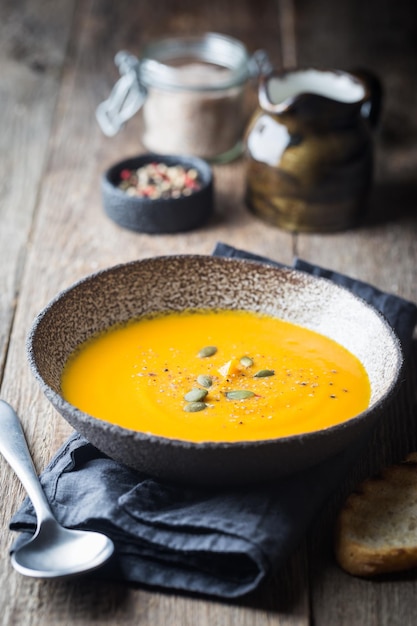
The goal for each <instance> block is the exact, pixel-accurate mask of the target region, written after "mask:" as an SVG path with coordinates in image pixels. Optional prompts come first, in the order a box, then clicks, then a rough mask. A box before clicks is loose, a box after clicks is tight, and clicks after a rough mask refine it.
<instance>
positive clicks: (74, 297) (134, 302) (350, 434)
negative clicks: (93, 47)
mask: <svg viewBox="0 0 417 626" xmlns="http://www.w3.org/2000/svg"><path fill="white" fill-rule="evenodd" d="M187 308H209V309H210V308H228V309H230V308H231V309H247V310H253V311H261V312H265V313H267V314H270V315H275V316H278V317H281V318H283V319H285V320H288V321H291V322H294V323H297V324H301V325H303V326H306V327H308V328H310V329H312V330H315V331H318V332H320V333H322V334H324V335H327V336H328V337H330V338H332V339H334V340H335V341H337V342H339V343H340V344H342V345H343V346H345V347H346V348H347V349H348V350H350V351H351V352H352V353H353V354H354V355H356V356H357V357H358V358H359V359H360V361H361V362H362V364H363V365H364V367H365V368H366V371H367V373H368V375H369V378H370V381H371V388H372V392H371V402H370V406H369V408H368V409H367V410H366V411H364V412H363V413H361V414H360V415H358V416H356V417H354V418H352V419H350V420H348V421H346V422H344V423H342V424H340V425H337V426H333V427H330V428H326V429H324V430H321V431H318V432H313V433H308V434H303V435H297V436H291V437H285V438H280V439H274V440H261V441H250V442H249V441H248V442H238V443H213V442H205V443H191V442H187V441H182V440H174V439H168V438H164V437H159V436H152V435H149V434H145V433H143V432H134V431H131V430H128V429H124V428H121V427H119V426H114V425H111V424H110V423H107V422H105V421H102V420H100V419H96V418H93V417H91V416H90V415H87V414H85V413H83V412H81V411H80V410H78V409H76V408H75V407H74V406H72V405H71V404H69V403H68V402H66V401H65V400H64V399H63V397H62V395H61V387H60V380H61V374H62V370H63V367H64V365H65V363H66V361H67V359H68V357H69V355H70V354H71V353H72V352H73V350H75V349H76V348H77V347H78V346H79V345H80V344H81V343H82V342H84V341H86V340H87V339H89V338H90V337H92V336H93V335H95V334H96V333H99V332H100V331H103V330H104V329H106V328H108V327H109V326H112V325H113V324H115V323H122V322H125V321H127V320H129V319H131V318H135V317H138V316H141V315H144V314H147V313H150V312H155V311H160V310H182V309H187ZM28 357H29V362H30V366H31V369H32V371H33V373H34V375H35V377H36V378H37V380H38V381H39V383H40V385H41V387H42V389H43V391H44V393H45V395H46V396H47V398H48V399H49V400H50V402H51V403H52V404H53V406H54V407H55V409H56V410H57V411H58V412H59V413H60V414H61V415H62V416H63V417H64V418H65V419H66V420H67V421H68V422H69V423H70V424H71V425H72V426H73V427H74V428H75V429H76V430H78V431H79V432H80V433H81V434H83V435H84V436H85V437H86V438H87V439H88V440H89V441H90V442H91V443H92V444H94V445H95V446H96V447H97V448H99V449H100V450H102V451H103V452H105V453H106V454H107V455H109V456H110V457H112V458H113V459H115V460H117V461H120V462H123V463H125V464H127V465H129V466H131V467H134V468H136V469H138V470H141V471H143V472H146V473H147V474H150V475H152V476H155V477H159V478H162V479H168V480H170V481H179V482H190V483H191V482H192V483H197V484H198V483H199V484H218V483H221V484H222V485H225V484H245V483H250V482H256V481H265V480H273V479H274V478H277V477H279V476H282V475H285V474H288V473H292V472H296V471H298V470H302V469H304V468H306V467H309V466H312V465H314V464H316V463H319V462H321V461H323V460H324V459H326V458H328V457H330V456H332V455H335V454H336V453H338V452H340V451H341V450H343V449H344V448H346V447H347V446H348V445H349V444H352V443H353V442H354V441H355V440H357V438H358V437H360V436H361V434H363V433H364V432H365V431H366V430H367V429H369V428H370V427H371V426H372V424H373V423H374V421H375V420H376V419H377V418H378V416H379V415H380V414H381V412H382V411H383V410H384V409H385V407H386V404H387V400H388V398H389V397H390V396H391V394H392V393H393V391H394V390H395V389H396V387H397V384H398V379H399V375H400V370H401V366H402V353H401V348H400V345H399V341H398V339H397V337H396V335H395V334H394V332H393V331H392V329H391V327H390V326H389V325H388V323H387V322H386V321H385V319H384V318H383V317H382V316H381V315H380V314H379V313H378V312H376V311H375V309H373V308H372V307H370V306H369V305H367V304H366V303H365V302H364V301H362V300H361V299H359V298H358V297H356V296H355V295H353V294H352V293H351V292H349V291H348V290H346V289H345V288H343V287H339V286H336V285H335V284H334V283H332V282H330V281H328V280H326V279H323V278H318V277H316V276H312V275H310V274H306V273H304V272H300V271H295V270H289V269H278V268H275V267H271V266H268V265H266V264H262V263H257V262H253V261H246V260H237V259H230V258H218V257H210V256H192V255H184V256H169V257H155V258H152V259H145V260H139V261H134V262H131V263H128V264H124V265H119V266H116V267H113V268H110V269H107V270H104V271H101V272H99V273H96V274H93V275H92V276H89V277H87V278H85V279H83V280H81V281H80V282H78V283H76V284H75V285H74V286H72V287H70V288H69V289H67V290H65V291H63V292H62V293H61V294H59V295H58V296H57V297H56V298H55V299H54V300H53V301H52V302H51V303H50V304H48V305H47V306H46V308H45V309H44V310H43V311H42V312H41V313H40V314H39V315H38V317H37V318H36V320H35V322H34V324H33V327H32V329H31V332H30V334H29V337H28Z"/></svg>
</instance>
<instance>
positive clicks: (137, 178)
mask: <svg viewBox="0 0 417 626" xmlns="http://www.w3.org/2000/svg"><path fill="white" fill-rule="evenodd" d="M120 179H121V180H120V183H119V185H118V187H119V189H121V190H122V191H125V192H126V193H127V194H128V195H129V196H138V197H139V198H151V199H156V198H164V199H167V198H179V197H180V196H190V195H191V194H192V193H193V192H194V191H198V190H199V189H201V182H200V180H199V177H198V171H197V170H196V169H195V168H194V167H189V168H187V167H184V166H183V165H181V164H178V165H167V164H166V163H161V162H158V161H152V162H151V163H146V164H145V165H142V166H141V167H139V168H138V169H133V170H131V169H128V168H126V169H123V170H122V171H121V172H120Z"/></svg>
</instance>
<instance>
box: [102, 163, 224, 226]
mask: <svg viewBox="0 0 417 626" xmlns="http://www.w3.org/2000/svg"><path fill="white" fill-rule="evenodd" d="M152 162H157V163H164V164H166V165H168V166H172V165H180V166H182V167H183V168H184V169H190V168H192V169H195V170H197V172H198V180H199V183H200V185H201V186H200V188H199V189H198V190H195V191H193V192H192V193H191V194H190V195H188V196H185V195H180V197H178V198H156V199H151V198H143V197H139V196H130V195H128V194H127V193H126V192H125V191H123V190H122V189H119V187H118V185H119V183H120V182H121V172H122V171H123V170H136V169H138V168H140V167H143V166H145V165H147V164H148V163H152ZM101 192H102V199H103V206H104V210H105V212H106V214H107V215H108V217H110V219H112V220H113V221H114V222H116V223H117V224H119V226H122V227H123V228H128V229H129V230H134V231H137V232H141V233H148V234H164V233H166V234H169V233H177V232H184V231H188V230H193V229H195V228H198V227H200V226H202V225H203V224H204V223H205V222H206V221H207V220H208V218H209V216H210V215H211V213H212V210H213V174H212V170H211V168H210V166H209V165H208V164H207V163H206V162H205V161H203V160H202V159H199V158H197V157H191V156H190V157H184V156H173V155H158V154H153V153H147V154H143V155H141V156H137V157H133V158H130V159H126V160H124V161H120V162H119V163H116V164H115V165H113V166H112V167H110V168H109V169H108V170H107V171H106V172H105V173H104V175H103V176H102V179H101Z"/></svg>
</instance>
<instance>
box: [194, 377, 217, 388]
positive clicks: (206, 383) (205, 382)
mask: <svg viewBox="0 0 417 626" xmlns="http://www.w3.org/2000/svg"><path fill="white" fill-rule="evenodd" d="M197 382H198V384H199V385H201V386H202V387H207V388H208V387H211V386H212V384H213V379H212V377H211V376H206V375H205V374H200V376H197Z"/></svg>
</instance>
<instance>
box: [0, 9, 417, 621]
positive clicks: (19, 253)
mask: <svg viewBox="0 0 417 626" xmlns="http://www.w3.org/2000/svg"><path fill="white" fill-rule="evenodd" d="M0 18H1V19H0V30H1V37H0V61H1V67H2V72H1V79H0V81H1V82H0V102H1V116H0V129H1V132H0V150H1V155H2V167H1V170H0V189H1V195H0V255H1V264H0V385H1V390H0V396H1V398H2V399H4V400H6V401H8V402H9V403H10V404H12V405H13V406H14V407H15V408H16V410H17V411H18V413H19V415H20V416H21V418H22V420H23V423H24V428H25V432H26V434H27V438H28V440H29V442H30V447H31V450H32V452H33V455H34V459H35V464H36V467H37V469H38V470H39V471H41V470H42V468H43V467H44V466H45V465H46V463H47V462H48V461H49V459H50V458H51V457H52V455H53V454H54V452H55V451H56V450H57V448H58V446H59V445H60V444H61V443H62V442H63V441H64V440H65V438H66V437H67V436H68V434H69V433H70V428H69V426H68V425H67V424H66V423H65V422H64V420H63V419H61V418H60V417H59V416H58V415H57V414H56V413H55V411H54V410H53V409H52V407H51V406H50V405H49V403H48V402H47V400H46V399H45V398H44V397H43V395H42V394H41V392H40V390H39V388H38V385H37V384H36V383H35V381H34V379H33V377H32V375H31V373H30V372H29V368H28V365H27V361H26V354H25V338H26V335H27V332H28V330H29V328H30V326H31V323H32V321H33V319H34V316H35V315H36V313H37V312H38V311H39V310H40V309H41V308H42V307H43V306H44V305H45V304H46V303H47V302H48V301H49V300H50V299H51V298H52V297H53V296H54V295H55V294H56V293H57V292H58V291H60V290H61V289H62V288H64V287H67V286H69V285H70V284H72V283H73V282H74V281H75V280H77V279H79V278H80V277H82V276H85V275H86V274H89V273H91V272H93V271H95V270H97V269H99V268H105V267H108V266H111V265H114V264H116V263H120V262H124V261H129V260H132V259H136V258H142V257H148V256H153V255H160V254H166V253H195V252H196V253H208V254H209V253H210V252H211V251H212V249H213V247H214V245H215V243H216V242H217V241H225V242H227V243H229V244H231V245H234V246H237V247H241V248H246V249H248V250H250V251H251V252H255V253H261V254H265V255H269V256H270V257H271V258H274V259H277V260H279V261H282V262H284V263H290V262H291V261H292V259H293V256H294V255H295V254H296V255H298V256H300V257H302V258H304V259H306V260H308V261H310V262H314V263H317V264H320V265H322V266H324V267H329V268H332V269H335V270H339V271H341V272H344V273H346V274H349V275H350V276H353V277H357V278H359V279H362V280H364V281H369V282H372V283H373V284H375V285H376V286H378V287H379V288H381V289H383V290H386V291H389V292H392V293H395V294H398V295H400V296H403V297H404V298H407V299H410V300H412V301H414V302H417V280H416V278H417V277H416V266H417V243H416V233H417V183H416V180H417V178H416V172H417V81H416V76H417V19H416V10H415V8H414V2H413V0H396V2H392V1H390V0H378V1H377V0H368V2H363V1H361V0H339V1H338V2H333V3H330V2H327V1H326V0H314V1H313V0H276V1H274V0H256V1H253V2H252V1H251V0H210V1H207V2H204V1H202V2H192V1H191V0H158V1H157V2H151V1H150V0H142V1H137V2H132V1H131V0H118V1H117V2H114V1H112V0H85V1H77V0H60V1H59V2H53V1H52V0H30V1H29V0H14V1H13V2H11V1H10V0H6V1H4V2H2V3H1V4H0ZM203 31H218V32H223V33H226V34H230V35H232V36H235V37H237V38H239V39H241V40H242V41H243V42H244V43H245V44H246V45H247V47H248V49H249V50H250V51H253V50H255V49H257V48H260V47H262V48H265V49H266V50H267V51H268V53H269V56H270V58H271V60H272V61H273V63H274V65H275V66H276V67H277V68H282V67H294V66H332V67H337V68H341V69H350V68H353V67H367V68H369V69H371V70H373V71H375V72H376V73H377V74H378V75H379V76H380V77H381V78H382V80H383V83H384V87H385V99H384V108H383V115H382V119H381V124H380V128H379V130H378V132H377V134H376V136H375V155H376V178H375V186H374V190H373V194H372V198H371V202H370V211H369V217H368V219H367V220H366V221H365V223H364V224H362V225H361V226H360V227H358V228H356V229H354V230H351V231H348V232H342V233H337V234H332V235H320V234H313V235H299V236H296V235H291V234H289V233H286V232H284V231H281V230H279V229H276V228H273V227H270V226H268V225H266V224H264V223H263V222H261V221H259V220H257V219H256V218H255V217H253V216H252V215H251V214H249V212H248V211H247V209H246V208H245V205H244V201H243V194H244V187H245V168H244V161H243V159H240V160H237V161H235V162H233V163H231V164H228V165H223V166H216V167H215V168H214V173H215V189H216V216H215V219H213V220H212V221H211V223H210V224H209V225H207V226H206V227H204V228H202V229H200V230H197V231H194V232H191V233H189V234H181V235H169V236H168V235H165V236H148V235H139V234H135V233H132V232H130V231H127V230H122V229H121V228H118V227H117V226H116V225H115V224H113V222H111V221H110V220H108V219H107V218H106V216H105V215H104V213H103V210H102V205H101V198H100V190H99V179H100V174H101V172H102V171H103V170H104V169H105V168H106V167H107V166H108V165H110V164H111V163H113V162H115V161H117V160H119V159H121V158H123V157H127V156H131V155H134V154H137V153H139V152H141V151H143V148H142V146H141V145H140V133H139V118H138V116H136V117H135V119H133V120H132V121H130V122H129V123H128V124H127V126H126V127H125V129H124V130H123V131H122V132H121V133H120V134H119V135H118V136H117V137H115V138H111V139H109V138H106V137H105V136H104V135H103V134H102V133H101V131H100V129H99V128H98V126H97V124H96V121H95V117H94V112H95V108H96V106H97V104H98V103H99V102H100V101H101V100H103V99H104V98H105V97H107V95H108V93H109V91H110V89H111V87H112V85H113V83H114V81H115V80H116V78H117V76H116V69H115V67H114V64H113V57H114V54H115V53H116V52H117V51H118V50H121V49H127V50H129V51H131V52H132V53H135V54H139V50H140V47H141V46H142V45H143V44H144V43H145V42H146V41H148V40H149V39H153V38H155V37H159V36H162V35H166V34H186V33H190V32H203ZM415 354H416V350H415V346H413V359H414V360H412V362H411V365H410V366H409V369H408V370H407V382H406V385H405V386H404V388H403V392H402V393H401V396H400V397H399V398H398V400H397V402H396V404H395V407H393V409H392V411H391V412H390V415H387V417H386V419H385V420H384V421H383V423H382V424H381V425H380V427H378V429H377V431H376V432H375V436H374V439H373V442H372V445H371V446H370V447H369V449H368V450H367V452H366V454H365V455H364V457H363V458H362V459H361V462H360V463H359V464H358V466H357V467H355V468H353V469H352V472H351V475H350V476H348V477H347V479H346V482H345V483H344V484H343V485H341V486H340V492H338V493H337V494H336V496H335V497H334V498H332V500H331V501H330V502H329V503H328V505H327V506H326V509H325V510H324V511H323V513H322V515H321V516H320V519H319V520H317V522H316V523H315V524H314V525H313V527H312V528H310V529H309V531H308V533H307V535H306V537H305V540H304V542H303V544H302V545H300V547H299V549H298V550H297V551H296V553H295V554H294V555H293V556H292V558H291V559H290V560H289V562H288V564H287V565H286V566H285V567H284V568H283V570H282V572H280V574H279V576H278V577H277V578H275V579H274V580H271V581H269V582H268V584H266V585H265V586H264V587H263V588H262V589H260V590H259V593H256V594H255V595H254V596H253V597H251V598H247V599H245V600H241V601H239V602H218V601H215V600H207V599H205V598H195V597H193V598H190V597H187V596H184V595H181V596H179V595H177V594H174V593H169V592H167V593H161V592H159V591H154V590H149V589H131V588H128V587H127V586H124V585H120V584H119V585H118V584H108V583H96V582H95V583H93V582H88V581H86V580H83V581H81V580H73V581H70V582H68V581H67V582H62V581H61V582H58V581H57V582H45V581H43V582H42V581H37V580H34V579H28V578H24V577H22V576H20V575H19V574H17V573H16V572H15V571H14V570H13V569H12V567H11V565H10V562H9V557H8V550H9V547H10V544H11V542H12V540H13V537H12V534H11V533H10V532H9V530H8V522H9V519H10V517H11V515H12V514H13V512H14V511H15V510H16V509H17V507H18V506H19V505H20V503H21V501H22V499H23V490H22V488H21V486H20V484H19V483H18V481H17V479H16V478H15V476H14V474H13V473H12V471H11V470H10V468H9V467H8V465H6V463H5V462H4V460H3V459H1V460H0V484H1V498H0V518H1V533H0V545H1V548H0V607H1V610H0V623H1V624H5V625H12V624H13V625H17V626H27V625H29V624H30V625H35V624H36V625H37V624H39V625H42V626H48V625H50V626H52V625H56V624H68V625H70V624H71V625H72V624H115V625H116V624H117V625H133V624H141V625H149V626H158V625H159V624H161V625H162V624H165V625H166V626H168V625H169V626H171V625H175V626H177V625H178V626H188V625H189V626H195V625H198V626H208V625H210V626H211V625H213V624H216V625H221V626H226V625H239V626H249V625H251V626H252V625H255V624H256V626H263V625H266V624H268V625H269V626H271V625H283V624H285V625H291V626H295V625H297V626H299V625H300V626H301V625H304V624H315V626H324V625H329V626H330V625H331V626H333V625H335V624H338V625H341V624H351V625H362V624H364V625H365V624H366V625H367V626H369V625H372V624H375V625H376V624H378V625H379V624H387V625H389V626H393V625H394V624H399V625H400V624H401V626H406V625H407V624H410V625H411V624H415V621H416V619H417V608H415V596H416V593H417V578H416V574H415V572H410V573H408V574H406V575H399V576H395V577H388V578H387V579H385V580H383V581H379V582H371V581H366V580H360V579H356V578H353V577H350V576H349V575H347V574H346V573H344V572H343V571H341V570H340V569H339V568H338V567H337V565H336V564H335V562H334V558H333V553H332V545H331V530H332V526H333V523H334V516H335V514H336V511H337V508H338V506H340V503H341V501H342V497H343V495H344V494H346V492H347V491H348V490H349V489H350V488H352V486H353V485H354V484H355V482H356V481H357V480H359V478H361V477H363V476H366V475H368V474H370V473H372V472H375V471H377V470H378V469H379V468H380V467H381V466H382V465H384V464H386V463H389V462H391V461H396V460H399V459H401V458H403V456H404V455H405V454H406V453H407V451H409V450H413V449H417V441H416V428H415V426H414V420H415V418H416V417H417V412H416V394H415V389H416V367H415Z"/></svg>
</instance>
